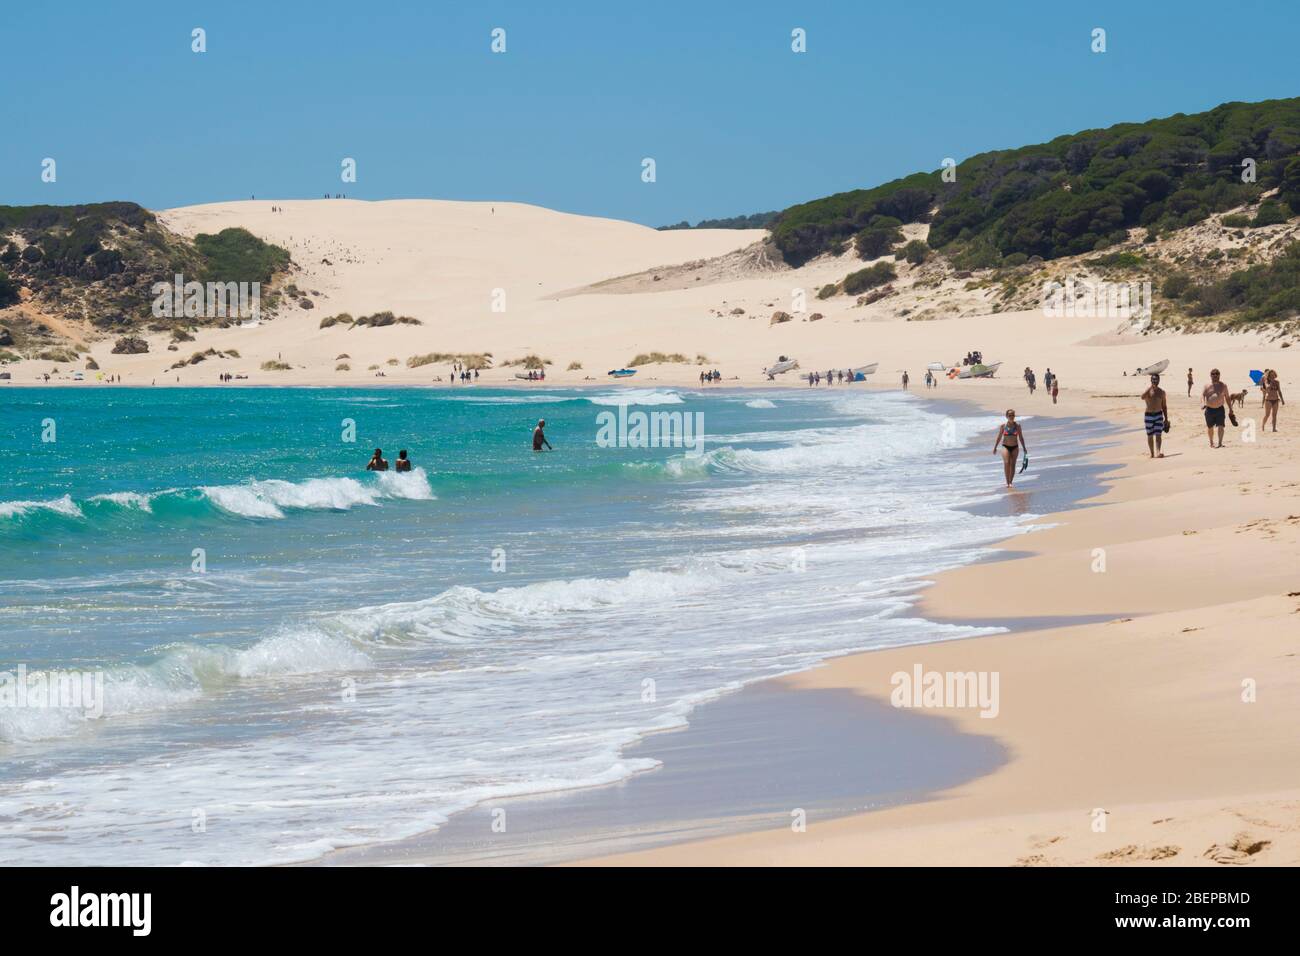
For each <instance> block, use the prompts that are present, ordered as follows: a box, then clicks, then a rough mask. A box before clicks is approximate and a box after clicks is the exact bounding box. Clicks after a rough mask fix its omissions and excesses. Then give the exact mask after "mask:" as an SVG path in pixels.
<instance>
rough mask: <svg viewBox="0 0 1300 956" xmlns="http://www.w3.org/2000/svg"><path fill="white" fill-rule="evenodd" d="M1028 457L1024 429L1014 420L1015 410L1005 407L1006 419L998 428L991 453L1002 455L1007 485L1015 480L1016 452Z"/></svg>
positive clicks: (1009, 485)
mask: <svg viewBox="0 0 1300 956" xmlns="http://www.w3.org/2000/svg"><path fill="white" fill-rule="evenodd" d="M1017 451H1021V452H1023V453H1024V455H1025V458H1026V459H1028V457H1029V446H1028V445H1027V444H1025V430H1024V428H1023V427H1022V426H1021V424H1020V423H1019V422H1018V421H1016V410H1015V409H1014V408H1008V409H1007V420H1006V421H1005V422H1003V423H1002V425H1001V426H1000V427H999V428H998V437H997V438H996V439H994V442H993V454H995V455H997V454H1001V455H1002V470H1003V472H1005V473H1006V477H1007V487H1008V488H1010V487H1011V483H1012V482H1013V481H1015V480H1016V452H1017Z"/></svg>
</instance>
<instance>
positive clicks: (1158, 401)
mask: <svg viewBox="0 0 1300 956" xmlns="http://www.w3.org/2000/svg"><path fill="white" fill-rule="evenodd" d="M1142 401H1143V402H1145V403H1146V415H1145V417H1144V422H1145V424H1146V429H1147V450H1148V451H1149V452H1151V457H1152V458H1164V457H1165V454H1164V452H1163V451H1161V450H1160V443H1161V439H1163V438H1164V435H1165V422H1166V420H1167V419H1168V418H1169V396H1168V395H1166V394H1165V390H1164V389H1163V388H1161V387H1160V376H1159V375H1152V376H1151V385H1150V387H1149V388H1148V389H1147V390H1146V391H1145V392H1143V393H1142Z"/></svg>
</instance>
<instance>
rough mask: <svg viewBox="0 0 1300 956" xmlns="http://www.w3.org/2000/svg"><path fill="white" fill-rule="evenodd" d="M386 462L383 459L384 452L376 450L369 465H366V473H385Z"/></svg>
mask: <svg viewBox="0 0 1300 956" xmlns="http://www.w3.org/2000/svg"><path fill="white" fill-rule="evenodd" d="M387 470H388V461H387V459H385V458H384V450H383V449H382V448H376V449H375V453H374V455H372V456H371V457H370V462H369V464H367V465H366V471H387Z"/></svg>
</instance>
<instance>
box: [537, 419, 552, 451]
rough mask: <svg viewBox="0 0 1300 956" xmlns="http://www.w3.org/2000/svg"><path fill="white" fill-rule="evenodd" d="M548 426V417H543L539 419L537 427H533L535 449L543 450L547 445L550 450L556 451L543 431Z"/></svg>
mask: <svg viewBox="0 0 1300 956" xmlns="http://www.w3.org/2000/svg"><path fill="white" fill-rule="evenodd" d="M545 427H546V419H544V418H541V419H538V421H537V427H536V428H534V429H533V451H541V450H542V446H543V445H545V446H546V448H547V450H548V451H555V449H554V448H552V447H551V443H550V442H548V441H547V440H546V433H545V432H543V431H542V429H543V428H545Z"/></svg>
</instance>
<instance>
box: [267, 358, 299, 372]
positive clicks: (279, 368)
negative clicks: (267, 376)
mask: <svg viewBox="0 0 1300 956" xmlns="http://www.w3.org/2000/svg"><path fill="white" fill-rule="evenodd" d="M291 368H293V366H292V365H290V364H289V363H288V362H277V361H275V360H274V359H272V360H271V361H269V362H263V363H262V371H263V372H287V371H289V369H291Z"/></svg>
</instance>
